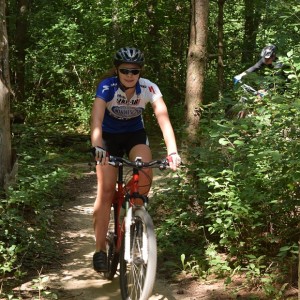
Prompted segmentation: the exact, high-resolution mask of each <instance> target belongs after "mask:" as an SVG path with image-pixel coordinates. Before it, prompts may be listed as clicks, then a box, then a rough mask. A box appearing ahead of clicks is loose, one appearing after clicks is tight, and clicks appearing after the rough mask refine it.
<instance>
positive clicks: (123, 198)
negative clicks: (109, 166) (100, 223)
mask: <svg viewBox="0 0 300 300" xmlns="http://www.w3.org/2000/svg"><path fill="white" fill-rule="evenodd" d="M140 159H141V158H139V157H137V158H136V160H140ZM123 167H124V166H123V164H119V165H118V177H117V182H116V187H117V189H116V194H115V197H114V199H113V202H112V205H113V207H114V219H115V238H116V242H115V244H116V252H120V249H121V245H122V240H123V234H124V231H125V232H128V231H129V230H125V226H126V223H125V224H124V222H122V224H121V223H120V213H121V209H122V206H123V207H124V205H125V216H127V215H128V213H131V212H130V208H131V207H132V206H139V207H141V206H143V205H144V204H146V203H147V197H145V196H143V195H140V194H139V170H138V168H134V167H133V169H132V172H133V173H132V178H131V180H130V181H129V183H128V184H127V185H126V186H125V182H124V180H123V176H124V174H123ZM126 187H129V189H130V190H129V191H127V190H126ZM130 219H131V216H127V220H130ZM127 223H128V224H127V229H128V226H130V224H129V222H127ZM129 240H130V237H129V236H127V238H126V237H125V241H128V242H129ZM125 248H126V249H129V247H125ZM126 252H128V251H126ZM126 256H128V255H126ZM127 258H128V257H127Z"/></svg>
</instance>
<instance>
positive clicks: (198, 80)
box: [185, 0, 209, 142]
mask: <svg viewBox="0 0 300 300" xmlns="http://www.w3.org/2000/svg"><path fill="white" fill-rule="evenodd" d="M208 9H209V0H191V25H190V43H189V50H188V57H187V81H186V97H185V104H186V116H187V138H188V142H193V141H195V138H196V133H197V130H198V127H199V121H200V116H201V103H202V102H203V101H202V100H203V99H202V98H203V87H204V72H205V65H206V57H207V54H206V41H207V30H208Z"/></svg>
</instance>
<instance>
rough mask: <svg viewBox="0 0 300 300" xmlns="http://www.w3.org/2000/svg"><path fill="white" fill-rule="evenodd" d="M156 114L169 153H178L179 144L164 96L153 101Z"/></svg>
mask: <svg viewBox="0 0 300 300" xmlns="http://www.w3.org/2000/svg"><path fill="white" fill-rule="evenodd" d="M152 107H153V110H154V114H155V116H156V118H157V122H158V124H159V127H160V129H161V131H162V134H163V137H164V140H165V143H166V146H167V151H168V155H169V154H171V153H176V154H177V145H176V139H175V134H174V130H173V127H172V125H171V122H170V118H169V114H168V109H167V106H166V104H165V102H164V100H163V98H162V97H160V98H158V99H157V100H155V101H154V102H153V103H152Z"/></svg>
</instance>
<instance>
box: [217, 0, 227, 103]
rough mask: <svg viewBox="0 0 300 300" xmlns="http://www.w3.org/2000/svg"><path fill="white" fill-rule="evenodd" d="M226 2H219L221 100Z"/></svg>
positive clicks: (219, 0) (219, 86) (220, 94)
mask: <svg viewBox="0 0 300 300" xmlns="http://www.w3.org/2000/svg"><path fill="white" fill-rule="evenodd" d="M225 1H226V0H218V7H219V9H218V70H217V73H218V88H219V99H221V98H222V94H223V86H224V63H223V55H224V31H223V25H224V4H225Z"/></svg>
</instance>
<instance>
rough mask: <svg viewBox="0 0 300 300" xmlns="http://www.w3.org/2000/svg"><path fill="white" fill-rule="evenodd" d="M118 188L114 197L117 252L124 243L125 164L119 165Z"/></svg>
mask: <svg viewBox="0 0 300 300" xmlns="http://www.w3.org/2000/svg"><path fill="white" fill-rule="evenodd" d="M116 185H117V189H116V193H115V197H114V202H113V205H114V217H115V239H116V240H115V243H116V250H117V252H119V251H120V248H121V243H122V232H123V231H124V229H123V228H124V224H123V223H122V224H121V223H120V214H121V209H122V205H123V202H124V187H123V185H124V182H123V165H119V167H118V177H117V182H116Z"/></svg>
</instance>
